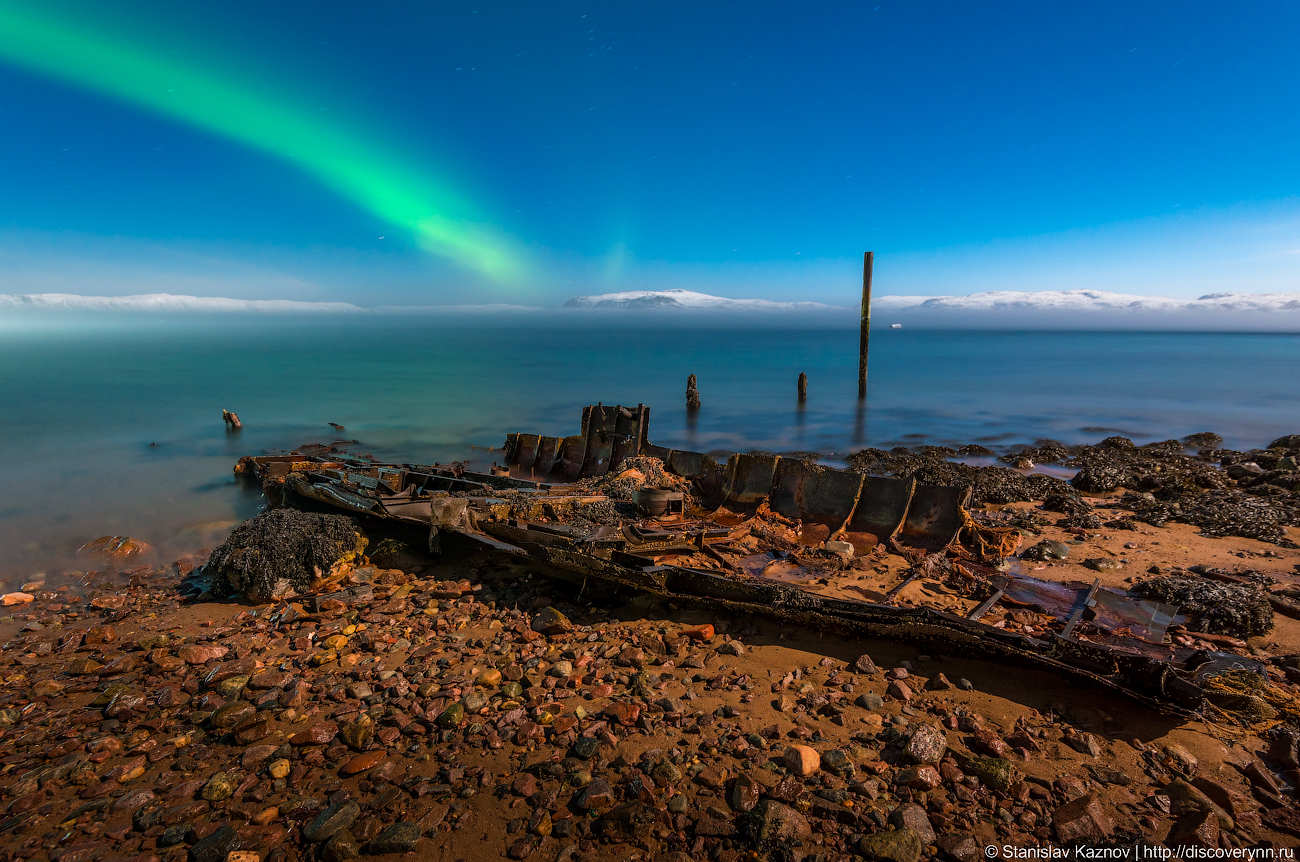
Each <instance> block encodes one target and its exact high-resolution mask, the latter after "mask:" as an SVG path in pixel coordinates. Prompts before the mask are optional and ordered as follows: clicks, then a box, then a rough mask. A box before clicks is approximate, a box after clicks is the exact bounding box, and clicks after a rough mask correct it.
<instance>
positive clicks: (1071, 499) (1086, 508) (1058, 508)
mask: <svg viewBox="0 0 1300 862" xmlns="http://www.w3.org/2000/svg"><path fill="white" fill-rule="evenodd" d="M1043 511H1045V512H1063V513H1065V514H1066V515H1082V514H1084V513H1085V512H1091V511H1092V506H1090V505H1088V501H1087V500H1085V499H1083V498H1082V497H1080V496H1079V495H1078V494H1077V493H1075V492H1074V490H1073V489H1070V490H1069V491H1067V492H1065V493H1056V494H1048V495H1047V496H1046V497H1044V498H1043Z"/></svg>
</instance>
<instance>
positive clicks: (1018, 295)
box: [0, 290, 1300, 332]
mask: <svg viewBox="0 0 1300 862" xmlns="http://www.w3.org/2000/svg"><path fill="white" fill-rule="evenodd" d="M588 309H590V310H598V311H608V312H609V313H615V314H621V313H622V312H624V311H627V312H634V313H635V312H647V313H646V314H644V315H636V314H632V315H630V316H629V317H627V318H622V319H626V320H634V319H644V320H646V321H647V322H653V323H656V324H657V323H660V322H665V323H666V322H669V321H671V320H677V321H681V322H683V323H685V322H688V321H691V320H703V321H709V320H718V319H722V317H724V316H725V315H728V314H729V315H732V316H738V317H737V319H739V320H743V321H746V325H751V324H752V325H765V324H761V323H760V321H769V322H785V321H787V319H786V318H782V317H781V316H780V315H773V314H771V313H772V312H783V313H786V314H794V315H795V316H794V317H790V318H788V322H789V323H790V324H792V325H801V326H802V325H819V326H825V325H830V326H850V325H852V326H856V325H857V318H858V309H857V307H856V306H853V307H843V306H834V305H826V304H824V303H820V302H776V301H773V300H767V299H729V298H727V297H722V296H713V295H711V294H707V293H699V292H697V291H692V290H629V291H623V292H620V293H603V294H597V295H592V296H575V297H573V298H572V299H570V300H569V301H567V302H565V303H564V305H563V307H561V308H551V309H544V308H538V307H535V306H524V305H506V304H497V305H441V306H439V305H422V306H379V307H374V308H363V307H361V306H358V305H353V304H351V303H347V302H299V301H295V300H287V299H231V298H228V297H221V296H180V295H175V294H168V293H151V294H142V295H139V296H77V295H75V294H66V293H36V294H0V315H2V314H4V313H6V312H22V311H37V312H40V311H45V312H55V313H60V312H92V313H98V312H122V313H130V312H134V313H145V314H167V313H187V314H263V315H273V314H330V315H349V314H360V315H406V316H423V317H425V318H427V319H430V320H434V319H439V318H443V317H457V316H460V315H476V316H483V315H492V316H506V317H516V316H518V315H520V314H523V313H527V314H529V315H543V316H545V317H546V318H547V319H548V320H551V321H552V322H556V323H559V322H561V321H572V322H580V321H583V320H586V319H590V320H593V321H594V320H598V319H603V316H600V315H593V316H591V317H588V315H586V314H583V313H581V311H582V310H588ZM872 309H873V311H874V312H875V314H874V318H873V319H874V322H875V324H876V325H877V326H882V327H886V328H888V327H891V326H893V325H894V324H899V325H900V326H901V327H902V328H904V329H912V328H919V329H927V328H930V329H965V328H974V329H988V328H1004V327H1010V328H1019V329H1099V330H1110V329H1117V330H1118V329H1165V330H1187V331H1208V330H1238V329H1239V330H1243V331H1255V330H1258V331H1278V332H1297V331H1300V293H1211V294H1207V295H1205V296H1201V297H1198V298H1196V299H1173V298H1170V297H1165V296H1137V295H1133V294H1123V293H1110V292H1108V291H1104V290H1064V291H1062V290H1041V291H1014V290H995V291H987V292H985V293H973V294H970V295H969V296H887V295H886V296H876V297H875V298H874V299H873V301H872ZM574 310H579V313H575V311H574ZM659 312H662V314H660V313H659ZM714 315H716V316H714ZM796 321H798V323H797V324H796Z"/></svg>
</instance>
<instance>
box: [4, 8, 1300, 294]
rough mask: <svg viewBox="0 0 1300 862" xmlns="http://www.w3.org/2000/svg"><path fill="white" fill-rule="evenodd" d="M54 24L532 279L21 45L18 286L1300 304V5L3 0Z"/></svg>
mask: <svg viewBox="0 0 1300 862" xmlns="http://www.w3.org/2000/svg"><path fill="white" fill-rule="evenodd" d="M30 9H38V10H39V11H40V13H41V14H42V15H44V16H47V17H48V19H49V20H50V21H53V22H55V24H56V25H57V26H58V27H59V28H65V29H66V30H67V32H70V33H76V34H81V35H82V36H86V37H87V38H93V39H95V40H102V41H103V42H104V43H105V44H108V45H111V46H114V47H115V49H120V50H121V51H124V52H128V53H131V54H134V55H137V56H144V57H149V58H153V59H157V60H158V61H159V62H163V61H165V62H166V63H169V64H171V66H173V67H175V68H177V69H180V70H182V71H185V70H196V72H201V73H202V74H204V75H206V76H208V77H209V78H212V79H215V80H221V81H228V82H230V83H231V85H232V86H235V87H238V88H239V89H240V90H241V92H244V93H248V94H253V95H256V96H258V97H260V98H265V99H267V100H270V101H272V102H274V104H275V105H277V106H281V107H282V108H283V109H285V110H287V111H291V112H293V113H294V115H295V116H300V117H306V116H310V117H311V118H313V120H312V122H315V123H317V124H319V126H320V127H321V128H323V129H326V130H338V131H340V132H346V133H348V134H358V135H361V136H363V137H364V138H365V140H366V142H367V146H369V147H370V150H367V151H365V152H374V153H377V154H382V155H383V156H384V157H385V158H388V159H391V160H392V161H393V163H394V164H398V165H400V167H401V170H402V175H403V176H408V177H412V178H414V179H416V180H418V181H419V182H421V183H424V182H426V181H427V183H428V184H429V186H430V187H431V188H436V189H439V190H442V189H450V190H454V193H455V199H456V200H457V201H458V203H457V204H456V207H457V209H455V211H454V212H452V213H450V215H449V217H452V218H455V219H468V220H472V221H473V222H474V223H475V224H479V225H483V226H485V228H484V229H485V230H489V231H490V232H491V235H492V236H493V237H494V239H493V242H496V243H498V244H499V246H500V248H503V249H508V250H509V252H508V253H509V255H510V256H511V257H512V258H513V259H515V260H517V261H518V263H519V266H518V269H517V272H516V273H515V274H514V275H512V276H511V277H510V278H506V279H502V278H499V277H495V276H494V275H493V274H491V273H485V272H482V271H478V270H476V269H475V268H474V267H473V266H466V265H465V263H464V261H463V260H456V259H452V258H449V257H447V256H446V255H444V254H440V253H438V252H437V251H436V250H435V251H432V252H431V251H430V250H429V249H428V247H427V245H422V243H421V242H420V237H419V236H418V235H417V233H418V232H417V231H415V230H414V229H413V228H412V227H411V225H409V224H406V225H403V224H399V223H395V222H394V220H393V219H391V218H389V219H385V218H384V217H383V216H382V215H380V214H377V213H376V211H375V209H374V208H373V207H370V208H368V207H367V206H366V205H365V204H364V202H359V200H358V198H357V196H355V195H353V196H349V195H348V194H346V193H340V192H339V189H338V187H337V186H331V184H330V183H329V182H323V181H322V179H321V176H320V174H319V172H316V173H313V171H312V170H309V169H304V166H303V163H302V157H303V155H304V154H303V153H301V152H297V151H296V152H294V153H293V154H291V155H286V154H285V153H278V152H275V151H274V149H275V148H274V145H273V144H271V145H265V144H264V145H258V146H254V145H250V144H249V141H248V140H247V139H240V138H239V136H238V135H237V134H232V133H223V132H222V131H220V130H219V129H218V130H215V131H214V126H213V125H211V124H207V125H205V121H204V120H203V118H201V117H200V118H198V119H195V118H194V117H193V116H192V114H193V111H191V116H189V117H181V116H178V115H177V114H176V113H168V112H167V111H166V110H158V109H154V108H151V107H149V106H148V105H144V104H141V103H138V102H132V101H131V100H129V99H124V98H122V96H121V94H120V93H115V92H112V91H111V88H105V87H99V86H96V85H95V84H94V83H87V81H88V80H91V79H94V78H95V76H96V74H97V69H96V68H95V63H96V62H97V60H96V57H94V56H91V55H90V54H89V53H88V54H86V55H85V56H84V58H78V57H73V58H71V59H70V60H68V61H67V62H69V63H73V64H78V65H80V66H81V68H79V69H66V68H65V69H63V70H61V71H60V70H55V71H54V72H51V71H50V69H47V68H38V67H36V66H34V65H33V64H32V63H25V62H23V61H22V60H21V59H15V58H14V57H15V55H14V53H13V52H12V51H11V52H10V54H9V55H8V56H6V55H5V53H4V51H3V50H0V123H3V127H4V128H5V130H6V131H5V134H4V135H0V190H2V194H0V292H38V291H47V290H48V291H64V292H76V293H106V294H124V293H137V292H152V291H168V292H190V293H199V294H214V295H227V296H240V297H248V298H272V297H274V298H293V299H331V300H332V299H343V300H347V301H351V302H356V303H358V304H362V305H378V304H393V303H416V304H424V303H428V304H440V303H444V302H492V301H506V302H525V303H554V302H558V301H562V300H563V299H564V298H566V297H567V296H571V295H574V294H577V293H599V292H607V291H612V290H621V289H639V288H646V287H658V288H662V287H685V288H689V289H695V290H704V291H706V292H711V293H719V294H724V295H731V296H757V297H766V298H779V299H813V300H821V301H829V302H847V301H851V298H852V296H853V293H854V291H855V290H856V282H857V278H858V267H859V265H860V264H859V261H860V256H861V252H862V251H864V250H866V249H872V250H874V251H875V252H876V253H877V261H878V262H877V276H878V282H877V289H878V290H881V291H882V292H888V293H918V294H943V293H968V292H971V291H973V290H984V289H997V288H999V287H1005V288H1012V289H1025V290H1032V289H1044V288H1077V287H1095V288H1100V289H1106V290H1116V291H1120V292H1132V293H1163V294H1166V295H1175V296H1194V295H1198V294H1201V293H1207V292H1215V291H1226V290H1238V291H1286V290H1290V291H1296V290H1300V158H1297V156H1296V153H1297V152H1300V146H1298V145H1300V87H1298V86H1297V82H1300V51H1296V50H1295V46H1296V45H1297V44H1300V7H1297V6H1296V5H1295V4H1292V3H1281V2H1260V3H1251V4H1220V3H1213V4H1211V3H1196V2H1191V3H1188V2H1179V3H1172V2H1171V3H1155V2H1152V3H1139V4H1134V3H1096V2H1074V3H999V4H972V3H915V2H914V3H900V2H881V3H874V2H868V3H825V4H769V3H753V2H751V3H714V2H699V1H698V0H697V2H689V3H687V2H680V3H674V2H659V3H654V4H637V3H608V4H600V3H570V2H556V3H544V4H541V3H512V4H505V3H469V4H455V5H453V4H428V3H416V2H381V3H373V4H365V5H364V6H361V5H358V4H352V3H348V4H343V3H336V2H316V3H306V2H278V3H277V2H271V3H267V2H262V3H248V2H241V0H225V2H221V3H213V2H208V3H195V4H164V3H160V2H152V0H150V2H142V0H133V2H121V3H115V4H112V6H107V5H106V4H102V3H94V4H92V3H86V2H66V0H64V2H52V3H43V4H39V5H34V4H31V3H25V4H24V3H14V2H11V0H0V42H2V41H3V38H4V29H3V28H4V26H5V22H6V19H8V18H10V17H12V16H11V15H10V12H13V11H14V10H18V12H22V11H23V10H30ZM11 38H12V37H11ZM166 84H167V82H166V81H162V80H159V81H158V82H157V86H159V87H166ZM169 89H170V88H169ZM178 91H179V92H180V93H181V96H178V98H183V97H186V96H185V94H186V90H185V88H184V86H178ZM221 122H222V123H224V124H225V125H224V126H222V127H223V128H227V129H229V128H230V127H231V125H230V124H231V123H237V122H238V118H237V117H234V118H232V117H229V116H228V117H225V118H223V119H222V121H221ZM217 126H221V123H218V124H217ZM300 143H301V142H295V144H294V146H295V148H296V149H297V150H300V149H301V147H300V146H298V144H300ZM430 214H431V215H437V213H430ZM381 237H382V239H381Z"/></svg>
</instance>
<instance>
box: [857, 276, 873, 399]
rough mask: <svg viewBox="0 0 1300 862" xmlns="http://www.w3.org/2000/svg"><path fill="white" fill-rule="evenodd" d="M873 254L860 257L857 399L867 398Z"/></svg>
mask: <svg viewBox="0 0 1300 862" xmlns="http://www.w3.org/2000/svg"><path fill="white" fill-rule="evenodd" d="M875 256H876V255H875V252H870V251H869V252H866V253H865V254H863V255H862V334H861V336H860V337H859V338H858V397H859V398H866V397H867V345H868V344H869V343H870V342H871V266H872V264H873V263H874V259H875Z"/></svg>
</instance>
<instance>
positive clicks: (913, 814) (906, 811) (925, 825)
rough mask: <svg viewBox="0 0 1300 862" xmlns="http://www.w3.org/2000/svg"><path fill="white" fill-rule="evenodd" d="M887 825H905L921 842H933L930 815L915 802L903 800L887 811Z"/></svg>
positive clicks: (899, 826)
mask: <svg viewBox="0 0 1300 862" xmlns="http://www.w3.org/2000/svg"><path fill="white" fill-rule="evenodd" d="M889 825H891V826H895V827H898V828H902V827H907V828H908V829H911V830H912V831H913V832H915V833H916V834H917V836H918V837H920V839H921V841H922V843H924V844H933V843H934V827H933V826H931V825H930V817H929V815H927V814H926V813H925V809H924V808H922V807H921V806H919V805H917V804H916V803H915V802H905V803H903V804H902V805H900V806H898V807H897V808H895V809H894V810H893V811H891V812H889Z"/></svg>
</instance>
